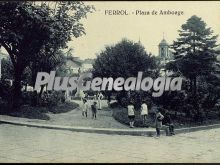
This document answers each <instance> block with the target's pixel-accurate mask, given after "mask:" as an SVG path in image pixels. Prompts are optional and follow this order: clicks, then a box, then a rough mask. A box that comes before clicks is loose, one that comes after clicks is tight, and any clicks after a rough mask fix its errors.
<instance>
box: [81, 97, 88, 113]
mask: <svg viewBox="0 0 220 165" xmlns="http://www.w3.org/2000/svg"><path fill="white" fill-rule="evenodd" d="M88 109H89V104H88V102H87V100H86V99H83V108H82V115H83V116H84V115H85V116H86V117H87V115H88Z"/></svg>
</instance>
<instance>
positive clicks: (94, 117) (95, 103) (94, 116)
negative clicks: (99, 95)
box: [91, 101, 97, 119]
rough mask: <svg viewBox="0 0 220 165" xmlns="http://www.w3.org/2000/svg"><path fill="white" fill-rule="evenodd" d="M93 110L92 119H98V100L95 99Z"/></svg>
mask: <svg viewBox="0 0 220 165" xmlns="http://www.w3.org/2000/svg"><path fill="white" fill-rule="evenodd" d="M91 110H92V119H96V113H97V102H96V101H94V102H93V104H92V105H91Z"/></svg>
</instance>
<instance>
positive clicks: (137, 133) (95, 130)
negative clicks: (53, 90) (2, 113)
mask: <svg viewBox="0 0 220 165" xmlns="http://www.w3.org/2000/svg"><path fill="white" fill-rule="evenodd" d="M0 123H2V124H13V125H19V126H27V127H36V128H46V129H56V130H68V131H74V132H85V133H98V134H112V135H113V134H115V135H132V136H150V137H152V136H153V135H154V134H155V131H154V130H149V129H147V128H146V129H142V130H137V129H136V130H135V129H133V130H130V129H116V128H112V129H110V128H91V127H72V126H61V125H49V124H39V123H28V122H18V121H10V120H4V119H0ZM161 133H163V131H162V132H161Z"/></svg>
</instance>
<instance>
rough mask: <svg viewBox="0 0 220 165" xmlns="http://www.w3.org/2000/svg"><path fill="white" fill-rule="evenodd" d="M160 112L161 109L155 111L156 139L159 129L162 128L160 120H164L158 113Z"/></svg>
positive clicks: (158, 135)
mask: <svg viewBox="0 0 220 165" xmlns="http://www.w3.org/2000/svg"><path fill="white" fill-rule="evenodd" d="M160 111H161V108H158V109H157V110H156V119H155V121H156V133H157V136H156V137H157V138H159V137H160V129H161V128H162V120H163V118H164V116H163V115H162V114H161V113H160Z"/></svg>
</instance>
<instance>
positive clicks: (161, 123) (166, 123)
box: [127, 102, 175, 138]
mask: <svg viewBox="0 0 220 165" xmlns="http://www.w3.org/2000/svg"><path fill="white" fill-rule="evenodd" d="M127 110H128V118H129V125H130V128H134V119H135V109H134V105H133V104H132V102H129V104H128V106H127ZM164 110H165V111H164V114H162V112H161V111H162V108H161V107H159V108H156V109H155V128H156V137H157V138H159V137H160V130H161V129H164V128H165V131H166V135H167V136H169V135H171V136H172V135H175V133H174V125H173V121H172V120H171V116H170V114H169V111H168V110H167V109H164ZM147 116H148V106H147V103H146V102H143V103H142V105H141V118H142V121H143V124H145V123H146V121H147Z"/></svg>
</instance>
